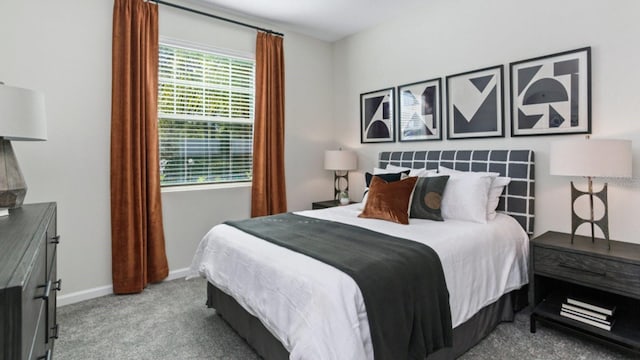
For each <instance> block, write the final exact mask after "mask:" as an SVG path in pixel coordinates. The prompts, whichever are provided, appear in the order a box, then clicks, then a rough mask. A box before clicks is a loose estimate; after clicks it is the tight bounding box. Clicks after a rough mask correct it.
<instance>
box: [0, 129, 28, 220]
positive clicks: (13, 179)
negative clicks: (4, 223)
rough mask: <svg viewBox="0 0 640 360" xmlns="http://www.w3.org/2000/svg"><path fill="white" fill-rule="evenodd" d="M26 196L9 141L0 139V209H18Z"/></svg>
mask: <svg viewBox="0 0 640 360" xmlns="http://www.w3.org/2000/svg"><path fill="white" fill-rule="evenodd" d="M25 195H27V183H26V182H25V181H24V177H23V176H22V172H21V171H20V166H19V165H18V159H16V155H15V153H14V152H13V147H12V146H11V141H9V140H5V139H0V208H9V209H14V208H19V207H20V206H22V202H23V201H24V197H25Z"/></svg>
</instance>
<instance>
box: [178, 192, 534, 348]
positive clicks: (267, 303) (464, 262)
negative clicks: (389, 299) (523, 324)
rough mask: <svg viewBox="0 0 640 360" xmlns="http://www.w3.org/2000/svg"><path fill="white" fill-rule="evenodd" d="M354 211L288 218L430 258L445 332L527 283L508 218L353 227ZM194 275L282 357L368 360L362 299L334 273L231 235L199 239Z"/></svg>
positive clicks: (518, 231)
mask: <svg viewBox="0 0 640 360" xmlns="http://www.w3.org/2000/svg"><path fill="white" fill-rule="evenodd" d="M360 207H361V205H360V204H353V205H350V206H342V207H334V208H329V209H323V210H313V211H302V212H297V213H296V214H298V215H303V216H309V217H314V218H320V219H326V220H332V221H338V222H342V223H346V224H351V225H357V226H362V227H366V228H369V229H372V230H374V231H378V232H381V233H386V234H389V235H393V236H397V237H403V238H406V239H411V240H415V241H419V242H422V243H424V244H427V245H429V246H430V247H431V248H433V249H434V250H435V251H436V252H437V253H438V255H439V256H440V259H441V262H442V266H443V269H444V274H445V279H446V282H447V288H448V289H449V295H450V306H451V316H452V323H453V326H454V327H456V326H458V325H459V324H461V323H463V322H465V321H466V320H468V319H469V318H470V317H471V316H473V315H474V314H475V313H476V312H477V311H478V310H480V309H482V308H483V307H484V306H486V305H488V304H490V303H492V302H494V301H495V300H497V299H498V298H499V297H500V296H502V295H503V294H505V293H507V292H509V291H511V290H514V289H518V288H520V287H521V286H523V285H524V284H526V283H527V281H528V280H527V259H528V249H529V245H528V237H527V235H526V233H525V232H524V230H522V228H521V227H520V225H519V224H518V223H517V222H516V221H515V220H514V219H513V218H511V217H510V216H507V215H503V214H498V216H497V217H496V218H495V219H494V220H492V221H489V222H488V223H487V224H478V223H471V222H465V221H456V220H447V221H445V222H436V221H430V220H421V219H410V225H408V226H407V225H400V224H395V223H391V222H388V221H382V220H376V219H361V218H358V217H357V215H358V214H359V213H360V211H359V209H360ZM197 275H200V276H204V277H206V278H207V280H209V281H210V282H211V283H213V284H214V285H216V286H217V287H218V288H220V289H221V290H223V291H224V292H226V293H227V294H229V295H231V296H233V297H234V298H235V299H236V301H237V302H238V303H239V304H240V305H241V306H242V307H244V308H245V309H246V310H247V311H248V312H249V313H250V314H252V315H254V316H256V317H258V318H259V319H261V320H262V322H263V324H264V325H265V326H266V327H267V329H269V331H271V333H272V334H273V335H274V336H275V337H276V338H277V339H279V340H280V341H281V342H282V344H283V345H284V347H285V348H286V349H287V350H288V351H289V352H290V354H291V357H290V358H291V359H373V349H372V346H371V340H370V334H369V325H368V321H367V314H366V309H365V306H364V302H363V300H362V294H361V293H360V290H359V288H358V286H357V285H356V283H355V282H354V281H353V279H351V278H350V277H349V276H347V275H346V274H344V273H342V272H341V271H339V270H337V269H335V268H333V267H331V266H329V265H326V264H324V263H322V262H319V261H317V260H315V259H312V258H310V257H307V256H306V255H302V254H299V253H296V252H293V251H290V250H287V249H284V248H282V247H279V246H277V245H274V244H272V243H270V242H267V241H264V240H260V239H258V238H256V237H254V236H252V235H249V234H246V233H244V232H242V231H240V230H237V229H236V228H233V227H231V226H227V225H218V226H215V227H214V228H213V229H211V230H210V231H209V232H208V233H207V235H205V237H204V238H203V239H202V241H201V242H200V245H199V247H198V250H197V252H196V254H195V256H194V259H193V263H192V265H191V273H190V276H197Z"/></svg>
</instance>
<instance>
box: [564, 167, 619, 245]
mask: <svg viewBox="0 0 640 360" xmlns="http://www.w3.org/2000/svg"><path fill="white" fill-rule="evenodd" d="M588 181H589V190H588V191H580V190H578V189H576V187H575V185H574V184H573V181H572V182H571V243H572V244H573V237H574V235H575V234H576V229H578V227H579V226H580V225H582V224H584V223H589V224H591V242H594V241H595V236H594V230H595V228H594V226H595V225H598V227H599V228H600V230H602V233H603V234H604V238H605V239H606V240H607V249H609V250H611V242H610V241H609V210H608V205H607V184H606V183H605V184H604V187H603V188H602V190H600V191H599V192H597V193H594V192H593V182H592V180H591V177H589V178H588ZM582 195H589V206H590V210H591V217H590V219H583V218H581V217H580V216H578V214H576V210H575V202H576V199H577V198H578V197H580V196H582ZM594 196H595V197H597V198H599V199H600V200H601V201H602V203H603V204H604V215H602V217H601V218H600V219H598V220H594V219H593V197H594Z"/></svg>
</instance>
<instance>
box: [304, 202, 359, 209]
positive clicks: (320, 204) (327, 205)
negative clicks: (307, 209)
mask: <svg viewBox="0 0 640 360" xmlns="http://www.w3.org/2000/svg"><path fill="white" fill-rule="evenodd" d="M349 204H355V201H349ZM334 206H340V201H339V200H326V201H316V202H314V203H311V209H312V210H318V209H326V208H330V207H334Z"/></svg>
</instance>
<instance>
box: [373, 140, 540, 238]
mask: <svg viewBox="0 0 640 360" xmlns="http://www.w3.org/2000/svg"><path fill="white" fill-rule="evenodd" d="M378 160H379V161H378V165H379V166H380V167H381V168H385V167H386V166H387V164H392V165H396V166H404V167H409V168H414V169H423V168H425V169H433V170H437V169H438V166H445V167H448V168H451V169H456V170H460V171H491V172H497V173H500V176H508V177H510V178H511V183H509V185H507V188H506V189H505V191H504V193H503V194H502V196H500V203H499V204H498V211H499V212H502V213H505V214H508V215H511V216H512V217H513V218H515V219H516V220H517V221H518V222H519V223H520V225H522V228H523V229H524V230H525V231H526V232H527V233H528V234H529V235H532V234H533V223H534V217H535V215H534V211H535V207H534V200H535V171H534V170H535V165H534V160H533V150H428V151H385V152H381V153H380V155H379V159H378Z"/></svg>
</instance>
